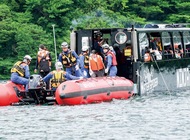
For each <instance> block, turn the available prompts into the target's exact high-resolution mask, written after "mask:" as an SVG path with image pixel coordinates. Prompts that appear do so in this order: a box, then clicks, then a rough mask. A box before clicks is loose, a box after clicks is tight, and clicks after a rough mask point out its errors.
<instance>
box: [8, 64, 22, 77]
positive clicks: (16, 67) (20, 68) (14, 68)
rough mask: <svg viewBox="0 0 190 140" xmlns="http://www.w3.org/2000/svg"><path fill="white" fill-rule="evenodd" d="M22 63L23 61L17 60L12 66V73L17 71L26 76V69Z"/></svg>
mask: <svg viewBox="0 0 190 140" xmlns="http://www.w3.org/2000/svg"><path fill="white" fill-rule="evenodd" d="M21 64H22V61H18V62H16V63H15V64H14V65H13V67H12V68H11V73H13V72H17V73H18V74H19V75H20V76H22V77H24V74H25V70H24V68H22V67H21V66H20V65H21Z"/></svg>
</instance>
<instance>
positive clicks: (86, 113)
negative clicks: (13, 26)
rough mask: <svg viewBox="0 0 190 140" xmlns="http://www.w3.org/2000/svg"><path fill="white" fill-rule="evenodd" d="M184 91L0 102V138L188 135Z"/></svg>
mask: <svg viewBox="0 0 190 140" xmlns="http://www.w3.org/2000/svg"><path fill="white" fill-rule="evenodd" d="M189 104H190V93H188V92H183V93H175V94H173V95H166V94H164V93H160V94H155V95H147V96H143V97H135V98H131V99H129V100H114V101H112V102H106V103H100V104H90V105H80V106H9V107H0V140H1V139H2V140H4V139H8V140H9V139H19V140H25V139H27V140H30V139H31V140H33V139H40V140H46V139H48V140H51V139H60V140H65V139H68V140H73V139H74V140H79V139H82V140H89V139H94V140H97V139H100V140H101V139H106V140H121V139H129V140H130V139H131V140H134V139H135V140H139V139H142V140H147V139H151V140H152V139H155V140H157V139H159V140H164V139H189V138H190V125H189V124H190V119H189V114H190V105H189Z"/></svg>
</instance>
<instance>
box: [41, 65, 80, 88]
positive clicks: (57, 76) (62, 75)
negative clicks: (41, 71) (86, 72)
mask: <svg viewBox="0 0 190 140" xmlns="http://www.w3.org/2000/svg"><path fill="white" fill-rule="evenodd" d="M55 69H56V70H54V71H52V72H50V73H49V74H48V75H46V76H45V77H44V78H43V81H44V82H49V81H50V88H51V89H53V90H55V89H56V88H57V87H58V86H59V85H60V84H61V83H62V82H64V81H66V80H78V79H83V77H76V76H73V75H71V74H69V73H68V72H66V71H64V70H63V65H62V63H61V62H56V63H55Z"/></svg>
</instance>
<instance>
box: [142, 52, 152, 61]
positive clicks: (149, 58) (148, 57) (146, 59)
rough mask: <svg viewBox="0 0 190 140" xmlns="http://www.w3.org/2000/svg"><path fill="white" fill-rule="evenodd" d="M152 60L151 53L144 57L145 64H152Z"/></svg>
mask: <svg viewBox="0 0 190 140" xmlns="http://www.w3.org/2000/svg"><path fill="white" fill-rule="evenodd" d="M150 60H151V56H150V53H145V55H144V61H145V62H150Z"/></svg>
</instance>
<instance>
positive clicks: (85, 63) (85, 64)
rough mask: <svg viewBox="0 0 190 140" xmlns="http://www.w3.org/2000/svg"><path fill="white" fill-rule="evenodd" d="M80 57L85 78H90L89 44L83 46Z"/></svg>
mask: <svg viewBox="0 0 190 140" xmlns="http://www.w3.org/2000/svg"><path fill="white" fill-rule="evenodd" d="M79 58H80V69H81V71H82V73H83V77H84V78H89V77H90V75H89V46H83V47H82V53H81V54H80V56H79Z"/></svg>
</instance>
